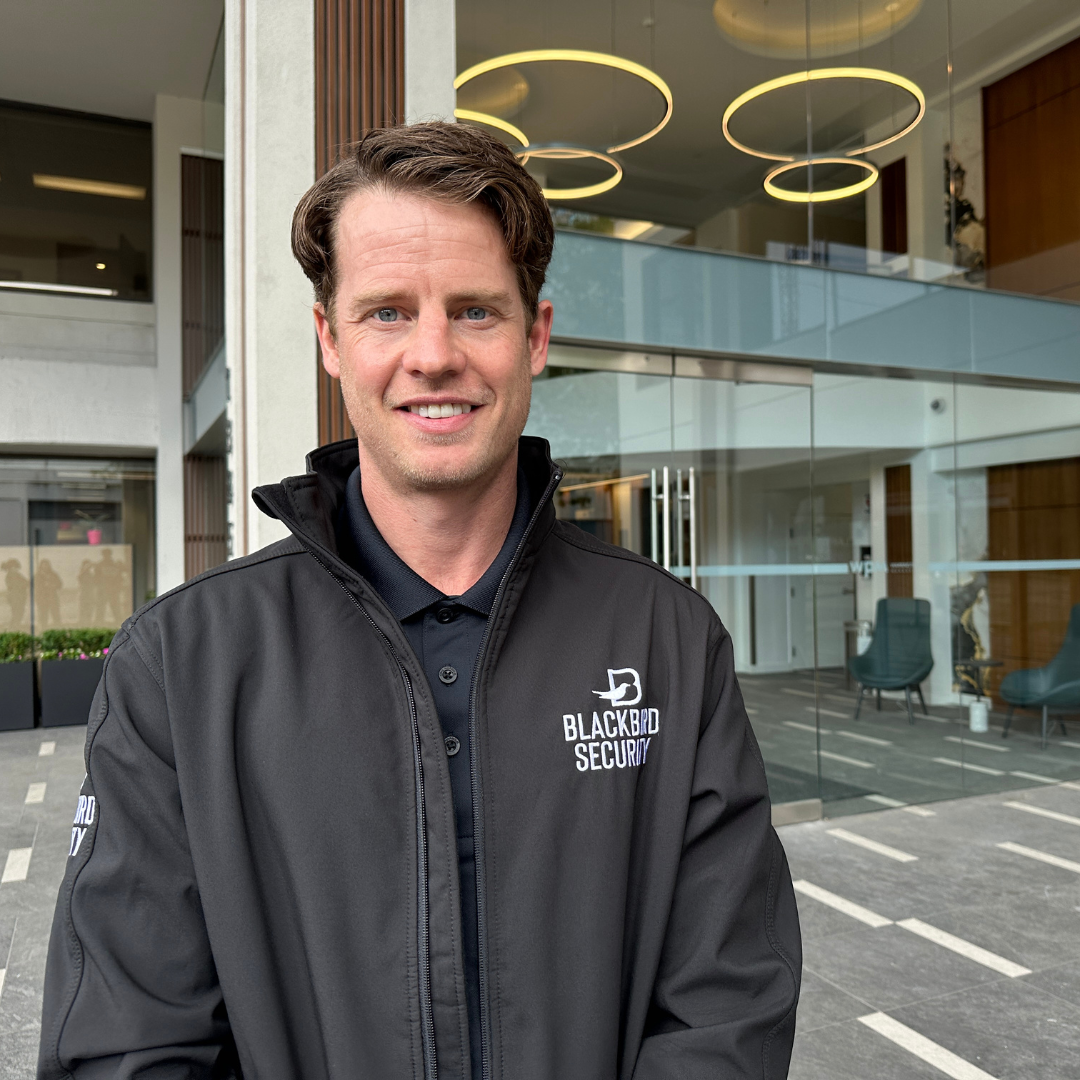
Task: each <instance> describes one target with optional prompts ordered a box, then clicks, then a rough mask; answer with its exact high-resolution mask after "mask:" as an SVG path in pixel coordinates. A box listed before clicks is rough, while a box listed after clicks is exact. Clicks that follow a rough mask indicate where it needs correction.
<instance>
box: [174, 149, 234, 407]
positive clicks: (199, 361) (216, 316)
mask: <svg viewBox="0 0 1080 1080" xmlns="http://www.w3.org/2000/svg"><path fill="white" fill-rule="evenodd" d="M180 217H181V253H180V283H181V319H182V326H183V331H182V335H183V336H182V340H181V349H182V355H183V392H184V397H185V398H186V397H187V396H188V394H190V393H191V391H192V389H193V388H194V386H195V384H196V383H197V382H198V381H199V376H200V375H201V374H202V373H203V369H204V368H205V367H206V363H207V361H208V360H209V359H210V358H211V357H212V356H213V355H214V352H215V350H216V349H217V347H218V346H219V345H220V344H221V339H222V337H223V336H224V333H225V173H224V164H223V163H222V162H221V161H217V160H215V159H213V158H204V157H196V156H195V155H193V154H184V155H182V156H181V158H180Z"/></svg>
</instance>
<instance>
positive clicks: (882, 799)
mask: <svg viewBox="0 0 1080 1080" xmlns="http://www.w3.org/2000/svg"><path fill="white" fill-rule="evenodd" d="M863 797H864V798H866V799H869V800H870V801H871V802H876V803H881V805H882V806H907V803H906V802H901V801H900V800H899V799H890V798H889V796H888V795H865V796H863Z"/></svg>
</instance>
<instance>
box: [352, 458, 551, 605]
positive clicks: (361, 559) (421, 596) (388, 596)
mask: <svg viewBox="0 0 1080 1080" xmlns="http://www.w3.org/2000/svg"><path fill="white" fill-rule="evenodd" d="M341 509H342V514H341V518H340V520H339V529H338V532H339V535H340V537H341V541H340V546H341V550H342V554H343V555H345V556H346V557H347V561H349V562H351V563H352V564H353V566H354V567H355V568H356V569H357V570H359V571H360V573H361V574H363V576H364V577H365V578H367V580H368V581H369V582H370V583H371V585H372V587H373V588H374V589H375V591H376V592H377V593H378V594H379V596H381V597H382V599H383V602H384V603H385V604H386V606H387V607H388V608H389V609H390V610H391V612H393V614H394V617H395V618H396V619H397V620H398V621H399V622H403V621H404V620H405V619H409V618H412V616H414V615H416V614H418V613H419V612H421V611H424V610H425V609H426V608H429V607H431V605H432V604H435V603H438V602H439V601H440V600H446V599H448V598H447V596H446V594H445V593H443V592H440V591H439V590H438V589H437V588H435V586H434V585H432V584H431V583H430V582H428V581H425V580H424V579H423V578H422V577H421V576H420V575H419V574H418V573H416V571H415V570H413V569H412V567H410V566H408V565H407V564H406V563H405V562H404V561H403V560H402V559H401V558H400V557H399V556H398V554H397V553H396V552H395V551H394V549H393V548H391V547H390V545H389V544H388V543H387V542H386V541H385V540H384V539H383V536H382V533H380V532H379V530H378V528H377V527H376V525H375V522H374V521H372V519H371V514H370V513H368V508H367V505H366V504H365V502H364V496H363V492H362V491H361V487H360V468H359V466H358V467H357V468H355V469H353V471H352V472H351V473H350V475H349V479H348V480H347V481H346V484H345V500H344V502H343V504H342V507H341ZM531 514H532V505H531V499H530V497H529V485H528V483H527V481H526V477H525V475H524V473H523V472H522V470H521V467H520V466H519V467H518V474H517V502H516V504H515V506H514V517H513V520H512V521H511V522H510V529H509V531H508V532H507V534H506V539H505V540H504V541H503V545H502V548H501V549H500V551H499V554H498V555H497V556H496V557H495V561H494V562H492V564H491V565H490V566H489V567H488V568H487V570H486V571H485V572H484V573H483V575H482V576H481V578H480V580H479V581H477V582H476V584H475V585H473V586H472V588H470V589H469V590H468V591H467V592H465V593H463V594H462V595H461V596H458V597H453V600H454V602H455V603H456V604H458V605H460V606H461V607H466V608H468V609H469V610H470V611H475V612H477V613H478V614H480V615H485V616H487V615H490V614H491V609H492V607H493V606H494V604H495V594H496V593H497V592H498V590H499V583H500V582H501V581H502V578H503V575H504V574H505V573H506V570H507V567H509V565H510V561H511V560H512V559H513V557H514V552H515V551H516V550H517V547H518V544H519V543H520V541H521V538H522V537H523V536H524V535H525V532H526V530H527V529H528V527H529V518H530V516H531Z"/></svg>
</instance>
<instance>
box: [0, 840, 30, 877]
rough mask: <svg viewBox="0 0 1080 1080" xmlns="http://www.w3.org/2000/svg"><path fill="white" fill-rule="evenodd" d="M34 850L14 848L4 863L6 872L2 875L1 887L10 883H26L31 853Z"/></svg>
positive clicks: (0, 875)
mask: <svg viewBox="0 0 1080 1080" xmlns="http://www.w3.org/2000/svg"><path fill="white" fill-rule="evenodd" d="M33 850H34V849H33V848H28V847H20V848H12V849H11V850H10V851H9V852H8V855H7V862H6V863H4V872H3V874H0V885H6V884H7V883H8V882H9V881H25V880H26V874H27V871H28V870H29V869H30V853H31V852H32V851H33Z"/></svg>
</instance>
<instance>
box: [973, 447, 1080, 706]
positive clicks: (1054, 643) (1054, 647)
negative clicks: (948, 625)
mask: <svg viewBox="0 0 1080 1080" xmlns="http://www.w3.org/2000/svg"><path fill="white" fill-rule="evenodd" d="M986 479H987V533H988V535H987V541H988V543H987V557H988V558H990V559H994V560H1001V559H1077V558H1080V458H1064V459H1061V460H1057V461H1032V462H1025V463H1022V464H1018V465H1000V466H994V467H992V468H989V469H987V470H986ZM987 578H988V586H987V594H988V599H989V603H990V650H991V653H992V655H993V657H994V659H995V660H1001V661H1003V665H1004V666H1003V667H1000V668H995V669H992V670H991V672H989V673H988V674H989V677H988V679H987V686H988V688H989V689H991V690H992V691H996V690H997V687H998V686H999V685H1000V682H1001V679H1002V678H1004V676H1005V675H1007V674H1008V673H1009V672H1010V671H1016V670H1017V669H1019V668H1030V667H1041V666H1042V665H1044V664H1046V663H1047V662H1049V661H1050V660H1051V659H1053V657H1054V656H1055V655H1056V654H1057V652H1058V650H1059V649H1060V648H1061V643H1062V641H1063V640H1064V637H1065V630H1066V628H1067V627H1068V623H1069V612H1070V610H1071V609H1072V606H1073V605H1074V604H1077V603H1080V571H1076V570H1029V571H1008V572H994V573H991V574H988V575H987Z"/></svg>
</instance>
